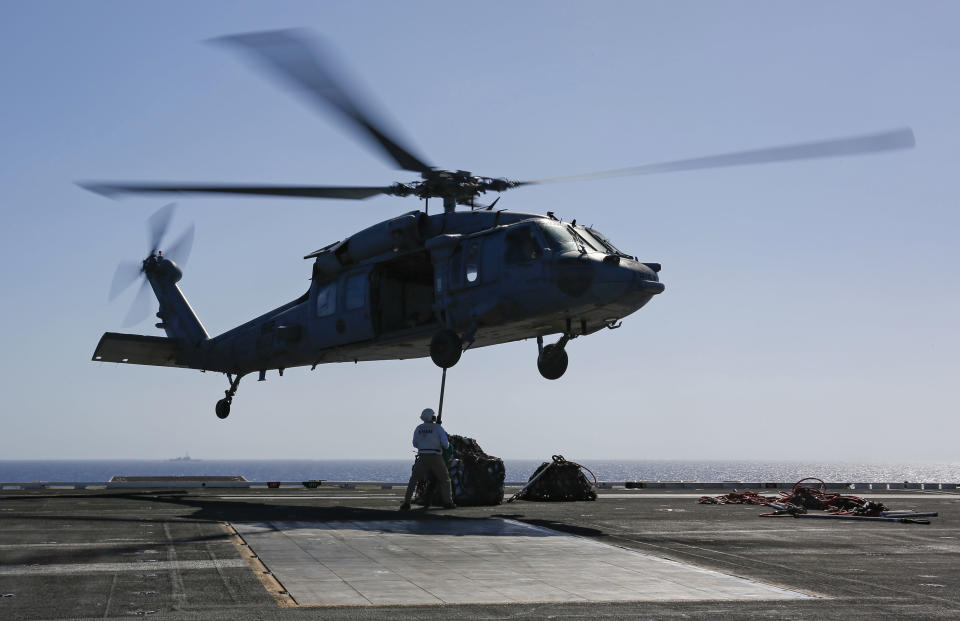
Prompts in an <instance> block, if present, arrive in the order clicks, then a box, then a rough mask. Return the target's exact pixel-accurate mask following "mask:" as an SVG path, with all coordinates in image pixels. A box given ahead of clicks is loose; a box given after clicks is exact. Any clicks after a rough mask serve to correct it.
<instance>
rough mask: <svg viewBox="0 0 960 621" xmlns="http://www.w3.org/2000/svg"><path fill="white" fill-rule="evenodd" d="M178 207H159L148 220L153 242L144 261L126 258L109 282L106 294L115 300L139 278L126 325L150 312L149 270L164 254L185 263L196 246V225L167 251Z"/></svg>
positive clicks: (108, 297)
mask: <svg viewBox="0 0 960 621" xmlns="http://www.w3.org/2000/svg"><path fill="white" fill-rule="evenodd" d="M175 210H176V204H175V203H170V204H169V205H164V206H163V207H161V208H160V209H159V210H157V211H156V212H155V213H154V214H153V215H152V216H150V218H149V220H147V241H148V242H149V244H150V254H149V255H147V258H146V259H143V260H142V261H124V262H122V263H120V264H119V265H118V266H117V269H116V271H115V272H114V274H113V280H112V281H111V283H110V292H109V294H108V295H107V299H108V300H109V301H111V302H112V301H113V300H115V299H116V298H117V297H118V296H119V295H120V294H121V293H123V292H124V291H126V290H127V289H129V288H130V286H131V285H133V284H134V283H135V282H136V281H137V280H140V281H141V282H140V288H139V290H138V291H137V295H136V297H135V298H134V299H133V303H132V304H131V305H130V310H129V311H128V312H127V315H126V317H125V318H124V320H123V327H124V328H129V327H131V326H134V325H136V324H138V323H140V322H141V321H143V320H144V319H146V318H147V316H148V315H149V314H150V287H149V285H150V281H149V280H148V279H147V271H148V270H149V269H151V268H153V267H155V266H156V265H158V263H159V261H160V259H162V258H165V259H169V260H171V261H174V262H175V263H178V264H179V265H180V266H183V265H185V264H186V262H187V259H188V258H189V257H190V250H191V249H192V248H193V239H194V234H195V230H196V229H195V227H194V225H192V224H191V225H190V227H189V228H188V229H187V230H186V231H184V232H183V233H182V234H181V235H180V237H178V238H177V239H176V240H175V241H174V242H173V243H171V244H170V245H169V246H168V247H167V251H166V252H164V251H163V249H162V247H161V245H162V244H163V238H164V237H165V236H166V234H167V230H168V229H169V228H170V222H171V220H172V219H173V213H174V211H175Z"/></svg>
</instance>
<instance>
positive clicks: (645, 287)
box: [633, 264, 666, 295]
mask: <svg viewBox="0 0 960 621" xmlns="http://www.w3.org/2000/svg"><path fill="white" fill-rule="evenodd" d="M641 268H642V269H635V270H633V283H634V286H635V287H636V288H637V290H639V291H642V292H643V293H649V294H653V295H656V294H658V293H663V290H664V289H665V288H666V287H664V285H663V283H662V282H660V279H659V278H658V277H657V274H656V272H654V271H653V270H652V269H650V268H649V267H647V266H645V265H642V264H641Z"/></svg>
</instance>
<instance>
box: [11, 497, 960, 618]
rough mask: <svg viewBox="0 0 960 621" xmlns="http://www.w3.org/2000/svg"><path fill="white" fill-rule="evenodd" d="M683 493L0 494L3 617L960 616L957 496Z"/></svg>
mask: <svg viewBox="0 0 960 621" xmlns="http://www.w3.org/2000/svg"><path fill="white" fill-rule="evenodd" d="M700 493H706V494H710V493H714V491H713V490H706V491H704V492H700ZM716 493H719V492H716ZM698 495H699V494H698V493H697V492H696V491H695V490H687V491H685V492H674V493H671V492H670V491H664V490H657V491H656V492H654V491H652V490H622V489H617V490H613V491H610V492H607V491H601V492H600V497H599V499H598V500H597V501H595V502H575V503H533V502H524V501H517V502H514V503H511V504H504V505H499V506H493V507H464V508H458V509H454V510H429V511H423V510H418V509H414V510H413V511H410V512H406V513H402V512H399V511H397V507H398V505H399V504H400V501H401V492H400V490H396V489H394V490H381V489H377V488H358V489H337V488H333V489H330V488H320V489H243V490H233V489H190V490H169V491H157V490H152V491H150V490H143V491H140V490H4V491H2V492H0V618H3V619H62V618H114V617H127V618H129V617H142V616H155V617H158V618H161V617H162V618H170V619H198V618H203V619H241V618H258V619H282V618H323V619H368V618H369V619H374V618H376V619H381V618H405V619H421V618H443V619H450V618H464V619H466V618H478V617H482V618H546V617H551V616H561V617H564V618H598V617H611V618H620V617H646V618H670V617H677V618H679V617H685V618H687V617H695V618H697V617H700V618H706V617H708V616H714V615H716V614H726V615H729V616H732V617H733V618H758V619H759V618H773V617H778V618H780V617H793V618H798V617H801V618H810V617H819V618H841V617H842V618H867V617H876V616H880V615H889V616H891V617H901V618H903V617H911V618H956V617H957V616H960V590H958V587H960V572H958V571H957V568H960V522H958V520H957V519H956V512H957V509H958V507H960V504H958V503H960V495H958V494H956V493H952V492H928V491H907V490H903V491H897V492H893V491H889V492H886V493H883V494H876V495H875V497H877V498H883V502H884V503H885V504H887V505H888V506H889V507H891V508H896V509H915V510H918V511H937V512H939V514H940V516H939V517H936V518H932V524H930V525H920V524H899V523H869V522H867V523H864V522H853V523H851V522H842V521H835V520H799V519H794V518H791V517H785V518H776V519H762V518H758V517H757V515H758V514H760V513H762V512H764V510H763V509H761V508H760V507H756V506H738V505H726V506H718V505H700V504H697V502H696V498H695V497H696V496H698ZM861 495H864V496H868V497H871V495H870V494H866V493H864V494H861Z"/></svg>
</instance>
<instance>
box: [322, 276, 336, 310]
mask: <svg viewBox="0 0 960 621" xmlns="http://www.w3.org/2000/svg"><path fill="white" fill-rule="evenodd" d="M336 310H337V283H335V282H332V283H329V284H326V285H321V286H320V288H319V289H317V317H326V316H327V315H332V314H333V313H335V312H336Z"/></svg>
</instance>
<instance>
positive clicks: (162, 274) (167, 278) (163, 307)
mask: <svg viewBox="0 0 960 621" xmlns="http://www.w3.org/2000/svg"><path fill="white" fill-rule="evenodd" d="M150 263H151V261H150V260H148V261H147V264H146V265H145V266H144V271H145V272H146V275H147V279H149V281H150V286H152V287H153V292H154V293H155V294H156V295H157V300H158V301H159V302H160V312H158V313H157V317H159V318H160V321H161V323H158V324H157V327H158V328H163V329H164V331H166V333H167V336H168V337H170V338H172V339H179V340H180V341H181V342H182V343H183V344H184V345H185V346H187V347H198V346H199V345H200V344H201V343H203V342H204V341H206V340H208V339H209V338H210V335H209V334H207V330H206V329H205V328H204V327H203V324H202V323H200V319H198V318H197V314H196V313H195V312H193V308H191V306H190V303H189V302H187V298H185V297H183V292H182V291H180V287H179V286H177V282H178V281H179V280H180V278H181V277H183V272H181V271H180V268H179V267H177V264H176V263H174V262H173V261H171V260H170V259H167V258H162V257H156V260H155V261H153V262H152V265H150Z"/></svg>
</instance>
